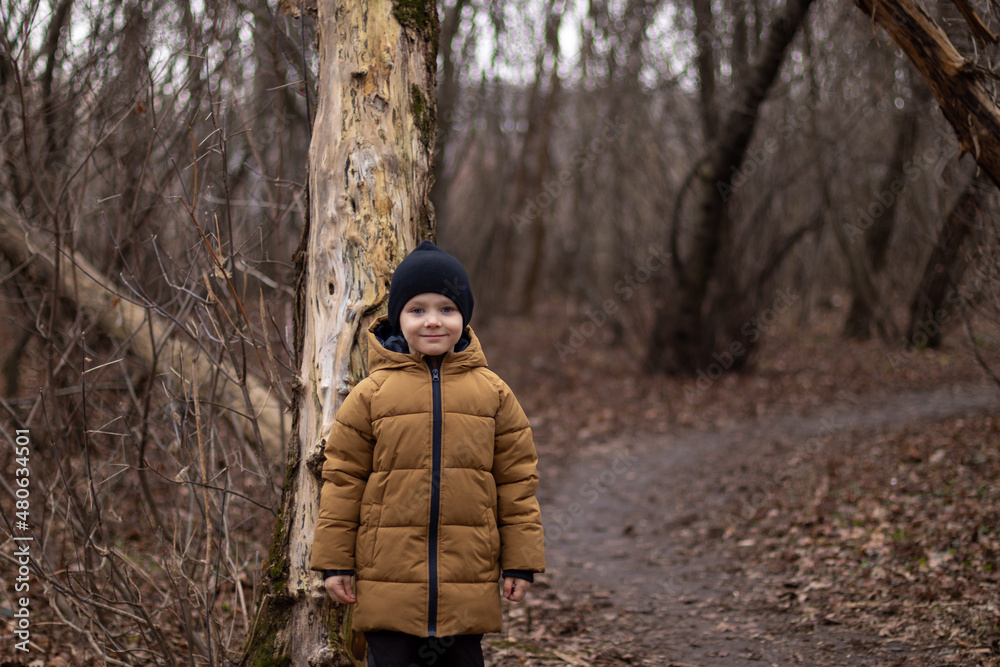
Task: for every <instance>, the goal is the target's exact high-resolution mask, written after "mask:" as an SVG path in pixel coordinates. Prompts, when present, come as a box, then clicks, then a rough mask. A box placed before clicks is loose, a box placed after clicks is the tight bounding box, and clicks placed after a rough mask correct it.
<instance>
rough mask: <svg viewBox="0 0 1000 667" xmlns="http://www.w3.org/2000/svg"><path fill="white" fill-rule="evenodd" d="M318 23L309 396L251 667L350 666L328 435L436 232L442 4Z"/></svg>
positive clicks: (301, 320) (374, 6) (355, 1)
mask: <svg viewBox="0 0 1000 667" xmlns="http://www.w3.org/2000/svg"><path fill="white" fill-rule="evenodd" d="M285 4H286V5H287V6H288V8H289V11H292V12H295V11H298V8H299V7H300V3H299V2H298V1H297V0H288V1H287V2H286V3H285ZM300 19H301V20H305V17H300ZM316 21H317V28H318V30H317V33H318V35H319V51H320V54H319V63H320V71H319V79H318V82H319V88H318V90H319V94H318V97H319V99H318V106H317V109H316V116H315V122H314V126H313V137H312V142H311V145H310V150H309V200H310V204H309V220H308V223H307V224H306V225H305V228H304V230H303V234H302V238H301V242H300V246H299V249H298V251H297V253H296V269H297V282H296V306H295V330H296V331H295V354H296V363H297V366H298V377H297V379H296V382H295V383H294V384H295V385H296V387H297V394H296V397H295V410H294V413H293V426H292V437H291V441H290V444H289V449H288V461H287V468H286V473H285V481H284V487H283V495H282V507H281V512H280V514H279V517H278V520H277V522H276V525H275V529H274V535H273V544H272V547H271V552H270V554H269V556H268V559H267V562H266V563H265V567H264V578H265V583H264V585H263V587H262V589H263V590H264V594H263V597H262V599H261V600H260V601H259V606H258V610H257V615H256V619H255V621H254V626H253V630H252V632H251V635H250V637H249V639H248V642H247V646H246V650H245V653H244V656H243V660H242V663H243V664H244V665H256V664H263V663H265V662H266V663H267V664H294V665H306V664H308V665H350V664H352V661H353V658H352V656H351V651H350V650H348V649H346V648H345V644H347V645H350V644H351V643H352V642H351V640H350V624H349V621H346V622H345V621H344V613H345V610H344V608H342V607H337V606H335V605H333V604H332V603H331V601H330V600H329V598H328V597H327V595H326V593H325V591H324V589H323V584H322V581H321V580H320V577H319V576H318V574H317V573H314V572H311V571H310V569H309V563H310V553H311V545H312V538H313V532H314V529H315V525H316V519H317V514H318V505H319V492H320V484H321V478H320V472H321V467H322V461H323V445H324V443H323V441H322V436H323V434H324V433H325V432H326V431H327V429H328V428H329V426H330V425H331V424H332V423H333V419H334V416H335V414H336V412H337V409H338V407H339V406H340V404H341V402H342V401H343V399H344V398H345V397H346V396H347V394H348V392H349V391H350V389H351V387H352V386H353V385H354V384H355V383H357V381H358V380H360V379H361V378H362V377H363V376H364V374H365V363H364V360H365V357H366V350H365V338H364V336H365V330H366V328H367V325H368V324H369V323H370V322H371V320H372V319H373V318H374V317H375V316H376V314H378V313H379V312H380V311H383V310H384V304H385V301H386V299H387V298H388V293H389V281H390V278H391V275H392V271H393V268H394V267H395V265H396V264H397V263H398V262H399V261H400V260H401V259H402V258H403V257H404V256H405V255H406V252H407V250H408V249H410V248H412V247H413V246H414V245H415V243H416V241H417V240H418V239H422V238H425V237H427V236H430V235H431V234H432V232H433V219H432V208H431V206H430V199H429V195H430V186H431V182H432V175H431V157H432V152H433V147H434V132H435V125H436V120H435V100H436V92H435V85H436V84H435V74H436V72H435V70H436V49H437V39H438V30H439V27H438V18H437V10H436V7H435V4H434V3H433V2H430V1H424V2H402V1H398V2H395V1H392V0H377V1H368V0H352V1H349V2H334V1H333V0H319V1H318V2H317V3H316ZM357 657H361V656H357Z"/></svg>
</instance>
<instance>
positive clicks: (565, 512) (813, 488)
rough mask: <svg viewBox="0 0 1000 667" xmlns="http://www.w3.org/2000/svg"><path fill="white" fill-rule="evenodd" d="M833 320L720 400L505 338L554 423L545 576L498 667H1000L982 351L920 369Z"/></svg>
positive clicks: (596, 353) (548, 448) (511, 624)
mask: <svg viewBox="0 0 1000 667" xmlns="http://www.w3.org/2000/svg"><path fill="white" fill-rule="evenodd" d="M833 315H835V314H832V315H831V317H830V318H828V319H829V323H828V327H827V329H826V330H824V329H823V327H822V326H821V327H819V328H818V329H816V330H813V331H811V333H808V334H805V333H803V332H801V331H797V330H796V329H795V327H794V326H791V325H786V327H785V330H784V331H783V332H782V331H774V332H772V334H771V335H770V336H769V338H768V340H767V341H766V344H765V346H764V348H763V349H762V350H761V354H760V355H759V357H758V359H757V361H756V363H755V366H754V368H753V372H751V373H747V374H740V375H737V374H729V373H722V374H721V375H719V373H718V370H719V369H711V370H712V373H711V374H712V375H713V376H717V377H715V379H712V378H711V377H709V376H708V375H709V374H708V373H706V375H705V378H703V381H702V382H701V383H700V385H699V384H698V383H697V382H696V381H695V380H688V381H679V380H669V379H665V378H658V377H656V376H651V375H648V374H645V373H644V372H643V371H642V368H641V364H640V363H638V362H637V361H636V359H637V355H632V357H631V358H630V356H629V353H628V344H627V343H624V344H620V345H617V346H606V345H605V344H603V342H602V341H600V340H594V341H592V342H590V343H588V345H586V346H583V347H581V348H579V349H577V350H576V352H574V353H573V354H574V356H573V358H572V359H569V360H568V362H569V363H567V360H566V359H559V358H558V354H554V353H553V351H554V348H549V349H545V348H543V347H539V346H538V345H537V344H536V345H534V346H532V347H531V348H522V347H521V346H520V345H519V344H518V343H517V342H516V341H514V340H513V339H511V338H510V337H509V336H506V335H504V334H503V332H509V331H512V330H518V331H521V332H525V333H527V334H528V335H527V337H528V338H529V339H531V340H533V341H535V342H536V343H537V341H538V340H539V339H542V340H544V339H545V338H546V337H548V338H549V339H550V340H551V339H553V338H555V339H558V335H559V332H558V331H556V332H552V331H539V330H537V329H535V330H533V329H532V326H533V325H532V324H531V323H530V322H523V321H517V320H508V321H502V322H497V323H493V324H492V325H491V326H489V327H487V328H485V329H484V333H483V335H482V337H483V338H484V344H485V346H486V349H487V352H488V353H490V357H491V360H493V359H495V360H496V361H495V362H494V363H493V364H492V365H493V366H494V367H495V368H497V370H498V371H499V372H500V373H501V375H503V376H504V377H505V378H507V379H508V381H509V382H510V383H511V385H512V386H513V387H514V389H515V391H516V392H517V394H518V396H519V397H520V398H521V400H522V403H524V404H525V405H526V406H527V410H528V412H529V415H530V416H531V418H532V421H533V424H534V431H535V435H536V441H537V442H538V449H539V458H540V470H541V477H542V486H541V492H540V498H541V501H542V506H543V512H544V515H545V524H546V534H547V537H546V545H547V562H548V567H547V572H546V574H544V575H542V576H540V577H539V579H538V582H537V584H536V586H535V587H534V588H533V589H532V591H531V593H530V594H529V600H528V602H527V604H523V603H522V604H521V605H508V606H507V607H506V611H505V631H504V633H503V634H502V636H494V637H491V638H488V642H487V643H488V647H489V650H488V654H489V655H490V661H491V664H492V665H498V666H499V665H522V664H523V665H557V664H570V665H622V664H634V665H676V666H678V667H682V666H692V665H698V666H700V667H710V666H715V665H719V666H722V665H726V666H727V667H729V666H739V665H794V664H803V665H816V666H819V665H870V666H876V665H903V664H906V665H943V664H956V665H1000V644H998V639H1000V586H998V581H1000V576H998V575H1000V489H998V486H997V485H996V483H995V480H996V479H998V476H1000V454H998V451H997V449H998V448H997V444H998V443H1000V422H998V421H997V420H996V419H995V418H994V416H993V415H995V414H996V412H997V407H998V406H1000V393H998V390H997V387H996V385H994V384H991V383H990V382H989V381H988V379H987V377H986V375H985V374H984V373H983V372H982V369H980V368H979V367H978V366H977V365H976V364H975V362H974V361H973V359H972V356H971V354H969V353H968V349H967V346H968V344H967V342H966V341H965V339H964V338H963V336H962V332H961V331H958V332H954V333H953V335H952V336H950V337H949V338H948V339H947V344H946V346H945V347H944V349H942V350H940V351H925V350H921V351H911V352H907V351H905V350H897V349H893V348H892V347H887V346H885V345H884V344H883V343H881V342H878V341H871V342H867V343H849V342H845V341H841V340H840V339H839V337H838V336H837V335H836V328H835V327H836V320H837V318H836V317H834V316H833ZM494 349H495V350H496V352H491V351H492V350H494ZM994 352H995V350H994Z"/></svg>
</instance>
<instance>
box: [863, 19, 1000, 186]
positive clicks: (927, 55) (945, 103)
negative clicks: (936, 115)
mask: <svg viewBox="0 0 1000 667" xmlns="http://www.w3.org/2000/svg"><path fill="white" fill-rule="evenodd" d="M855 4H857V6H858V7H859V8H860V9H861V10H862V11H863V12H864V13H865V16H867V17H868V18H869V19H870V20H872V21H873V22H874V23H876V24H878V25H879V26H880V27H881V28H883V29H884V30H885V31H886V32H887V33H888V34H889V36H890V37H891V38H892V40H893V41H894V42H895V43H896V44H897V45H898V46H899V48H900V49H902V50H903V53H905V54H906V57H907V58H908V59H909V60H910V62H911V63H912V64H913V66H914V68H916V70H917V72H918V73H919V74H920V76H921V77H922V78H923V79H924V81H925V82H926V83H927V86H928V87H929V88H930V90H931V93H932V94H933V95H934V98H935V99H936V100H937V101H938V104H940V106H941V112H942V113H943V114H944V117H945V118H946V119H947V120H948V123H950V124H951V126H952V128H953V129H954V130H955V134H957V135H958V141H959V146H960V147H961V149H962V150H963V151H965V152H968V153H971V154H972V155H973V157H975V158H976V162H977V163H978V164H979V166H980V167H982V168H983V170H984V171H986V173H987V174H988V175H989V177H990V179H991V180H992V181H993V183H994V184H997V185H1000V107H998V106H997V102H996V99H995V98H994V96H993V94H992V93H991V92H990V89H991V87H992V84H991V80H992V78H993V75H992V74H991V73H989V72H988V71H986V70H984V69H982V68H981V67H979V66H978V65H976V63H975V61H974V60H972V59H970V58H965V57H963V56H962V55H961V54H960V53H959V52H958V50H957V49H956V48H955V46H954V44H952V42H951V40H949V39H948V36H947V35H946V34H945V32H944V30H942V29H941V27H940V26H939V25H938V24H937V23H936V22H935V21H934V19H933V18H932V17H931V16H930V15H929V14H928V13H927V11H926V10H925V9H924V8H923V6H921V5H920V3H919V2H918V1H917V0H855Z"/></svg>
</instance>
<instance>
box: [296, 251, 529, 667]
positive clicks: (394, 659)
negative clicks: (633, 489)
mask: <svg viewBox="0 0 1000 667" xmlns="http://www.w3.org/2000/svg"><path fill="white" fill-rule="evenodd" d="M472 307H473V298H472V291H471V288H470V286H469V277H468V274H467V273H466V271H465V268H464V267H463V266H462V265H461V263H459V261H458V260H457V259H455V258H454V257H452V256H451V255H449V254H448V253H446V252H444V251H443V250H440V249H439V248H438V247H437V246H435V245H434V244H433V243H431V242H430V241H424V242H423V243H421V244H420V245H419V246H417V248H416V249H415V250H414V251H413V252H412V253H410V254H409V255H408V256H407V257H406V258H405V259H404V260H403V261H402V262H401V263H400V264H399V266H398V267H397V268H396V272H395V273H394V274H393V277H392V283H391V285H390V288H389V313H388V316H387V317H384V318H381V319H379V320H377V321H376V322H374V323H373V324H372V326H371V327H370V328H369V330H368V348H369V349H368V363H369V372H370V374H369V376H368V377H367V378H366V379H365V380H363V381H362V382H360V383H359V384H358V385H357V386H356V387H355V388H354V389H353V390H352V391H351V393H350V395H349V396H348V397H347V399H346V400H345V401H344V404H343V405H342V406H341V408H340V411H339V412H338V413H337V418H336V422H335V423H334V426H333V428H332V429H331V431H330V433H329V434H328V435H327V437H326V439H325V447H326V463H325V465H324V467H323V479H324V484H323V491H322V496H321V500H320V516H319V522H318V524H317V526H316V535H315V538H314V541H313V554H312V568H313V569H314V570H322V571H323V577H324V583H325V586H326V590H327V591H328V592H329V594H330V597H331V598H333V600H334V601H336V602H340V603H342V604H356V605H357V606H356V607H355V609H354V619H353V623H354V628H355V629H356V630H361V631H364V633H365V638H366V639H367V641H368V649H369V665H374V666H375V667H413V666H416V665H434V666H435V667H447V666H455V667H474V666H481V665H483V653H482V645H481V642H482V635H483V633H486V632H499V631H500V629H501V616H500V593H499V590H498V580H499V579H500V577H501V576H502V577H503V596H504V597H505V598H507V599H508V600H511V601H512V602H518V601H520V600H521V599H523V598H524V595H525V594H526V593H527V591H528V588H529V587H530V586H531V582H532V580H533V573H535V572H542V571H544V569H545V557H544V546H543V535H542V525H541V514H540V512H539V508H538V501H537V500H536V498H535V490H536V488H537V486H538V475H537V472H536V464H537V458H536V456H535V447H534V444H533V442H532V438H531V430H530V428H529V427H528V420H527V418H526V417H525V415H524V411H523V410H522V409H521V406H520V405H519V404H518V402H517V399H516V398H514V394H513V393H511V391H510V389H509V388H508V387H507V385H506V384H504V382H503V381H502V380H501V379H500V378H499V377H497V375H496V374H495V373H493V372H492V371H490V370H488V369H487V368H486V357H485V356H484V355H483V351H482V348H481V347H480V345H479V341H478V339H477V338H476V335H475V334H474V333H473V332H472V328H471V327H469V319H470V318H471V317H472ZM352 576H353V577H354V581H355V584H354V585H353V586H352V583H351V579H352Z"/></svg>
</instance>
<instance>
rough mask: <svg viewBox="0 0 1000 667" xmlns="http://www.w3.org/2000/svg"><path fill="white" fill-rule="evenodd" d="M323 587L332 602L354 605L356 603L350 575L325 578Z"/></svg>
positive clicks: (356, 599)
mask: <svg viewBox="0 0 1000 667" xmlns="http://www.w3.org/2000/svg"><path fill="white" fill-rule="evenodd" d="M323 585H324V586H326V592H327V593H329V594H330V597H331V598H332V599H333V601H334V602H339V603H340V604H354V603H355V602H357V601H358V598H357V596H355V595H354V588H353V587H352V586H351V575H349V574H335V575H333V576H332V577H327V578H326V581H324V582H323Z"/></svg>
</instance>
